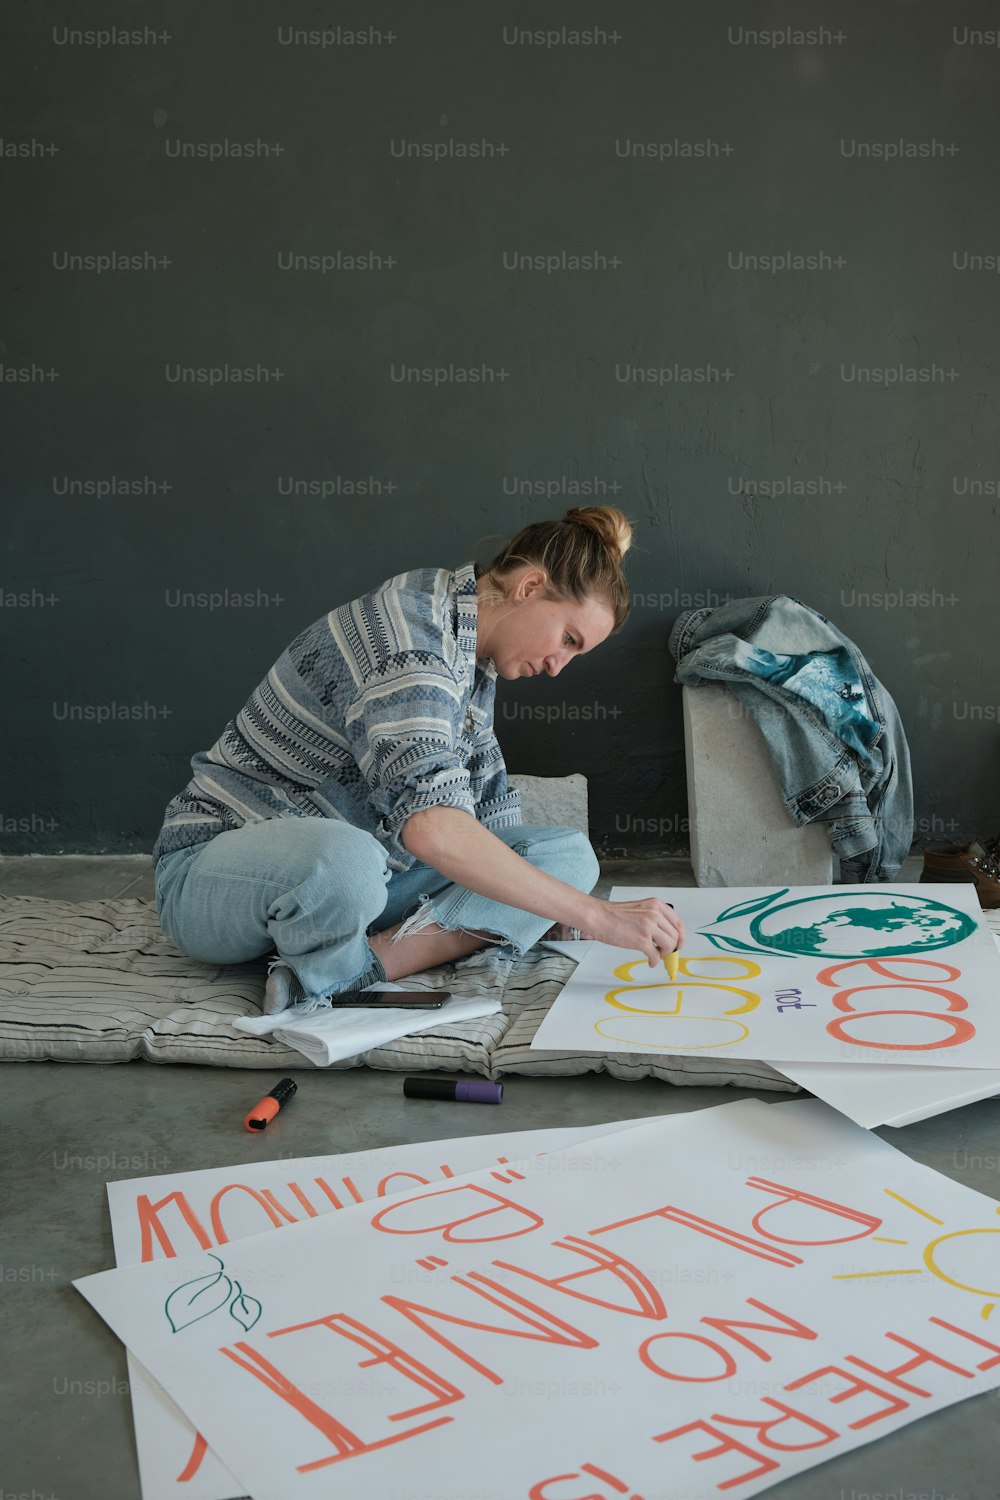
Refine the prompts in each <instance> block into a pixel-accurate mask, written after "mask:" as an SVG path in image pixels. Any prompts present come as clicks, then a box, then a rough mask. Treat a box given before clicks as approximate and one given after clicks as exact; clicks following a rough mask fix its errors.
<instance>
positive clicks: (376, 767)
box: [152, 563, 522, 870]
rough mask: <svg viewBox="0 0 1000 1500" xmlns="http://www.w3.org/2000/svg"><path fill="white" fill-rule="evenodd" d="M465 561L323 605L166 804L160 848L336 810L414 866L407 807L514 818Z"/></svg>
mask: <svg viewBox="0 0 1000 1500" xmlns="http://www.w3.org/2000/svg"><path fill="white" fill-rule="evenodd" d="M478 607H479V598H478V594H477V592H476V576H475V569H474V566H473V564H472V563H465V564H463V565H462V566H461V567H459V568H456V569H455V570H454V571H450V570H449V569H447V568H417V569H413V570H411V571H410V572H407V573H400V574H397V576H396V577H394V578H390V579H388V580H387V581H386V582H385V583H382V584H380V585H379V587H378V588H375V589H373V590H372V591H371V592H370V593H368V594H362V595H361V597H360V598H358V599H354V600H352V601H351V603H349V604H344V605H341V606H340V607H339V608H338V609H334V610H331V611H330V613H329V614H327V615H323V616H322V617H321V618H320V619H319V620H316V621H315V622H314V623H313V624H312V625H310V626H308V627H307V629H305V630H303V631H302V633H301V634H300V635H298V636H296V638H295V640H294V641H292V643H291V645H290V646H287V647H286V648H285V650H284V651H283V652H282V654H281V655H280V656H279V658H278V660H277V661H276V662H275V664H274V666H273V667H272V668H271V670H270V671H269V672H268V674H267V676H266V677H265V678H264V679H263V681H262V682H261V683H260V684H259V685H258V686H257V687H256V688H255V689H254V691H253V693H251V695H250V697H249V699H248V700H247V702H246V704H245V705H244V706H243V708H242V709H241V710H240V712H239V713H238V714H237V716H236V718H235V719H231V720H230V721H229V723H228V724H227V725H226V727H225V729H224V730H223V732H222V734H221V735H220V736H219V738H218V739H217V740H216V742H215V744H214V745H213V746H212V748H211V749H210V750H203V751H199V752H198V753H197V754H196V755H194V756H192V758H191V769H192V772H193V775H192V777H191V780H190V781H189V782H188V784H187V786H186V787H185V788H184V790H183V791H182V792H179V793H178V795H177V796H176V797H174V798H173V800H172V801H171V802H169V803H168V805H167V808H166V811H165V813H164V821H163V827H162V828H161V830H160V833H159V836H158V837H157V840H156V843H155V844H154V846H153V853H152V858H153V863H154V865H155V863H156V861H157V860H158V859H159V858H160V856H161V855H163V854H169V853H171V852H172V851H173V850H175V849H183V848H186V847H187V846H188V845H191V844H199V843H202V842H204V841H206V840H208V839H212V838H214V837H215V836H216V834H218V833H224V832H226V831H228V830H229V829H233V828H240V827H242V826H243V825H244V824H245V823H252V822H256V821H258V820H260V819H263V818H283V817H298V818H342V819H344V820H345V821H346V822H348V823H352V824H353V825H354V826H355V827H356V828H364V829H367V831H368V832H369V833H371V834H373V835H374V837H375V838H377V839H378V840H379V842H380V843H381V844H382V845H383V846H384V847H385V849H386V851H387V855H388V866H389V869H390V870H406V869H409V868H410V866H411V865H412V864H414V863H415V860H414V856H413V855H412V854H409V853H408V852H407V850H406V849H405V848H404V846H403V845H402V844H401V843H400V839H399V834H400V830H401V828H402V827H403V824H404V823H405V822H406V820H407V818H408V817H410V815H411V814H412V813H415V812H418V811H420V809H422V808H427V807H459V808H462V809H464V810H465V811H466V812H468V813H471V814H472V816H473V817H475V818H476V820H477V821H478V822H479V823H482V824H483V825H484V826H485V827H487V828H501V827H508V826H512V825H515V824H518V823H520V822H521V821H522V819H521V799H520V795H519V793H518V792H517V791H516V789H515V788H514V787H512V786H510V784H509V782H508V780H507V770H506V767H505V765H504V761H503V755H502V754H501V751H500V746H499V745H498V743H497V739H496V735H495V733H494V731H493V705H494V700H495V697H496V668H495V667H494V665H493V663H492V662H491V661H486V662H485V663H484V664H483V665H480V664H479V663H477V661H476V619H477V615H478Z"/></svg>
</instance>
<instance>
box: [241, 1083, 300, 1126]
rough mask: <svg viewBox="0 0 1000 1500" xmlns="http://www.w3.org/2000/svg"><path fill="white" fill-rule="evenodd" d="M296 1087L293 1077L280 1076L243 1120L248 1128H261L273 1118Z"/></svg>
mask: <svg viewBox="0 0 1000 1500" xmlns="http://www.w3.org/2000/svg"><path fill="white" fill-rule="evenodd" d="M297 1088H298V1084H297V1083H296V1082H295V1079H294V1078H282V1079H280V1080H279V1082H278V1083H276V1084H275V1085H274V1088H273V1089H272V1090H271V1092H270V1093H269V1094H265V1095H264V1097H263V1099H262V1100H261V1101H260V1103H259V1104H255V1105H254V1107H253V1109H252V1110H251V1111H250V1113H249V1114H248V1115H247V1117H246V1119H245V1120H244V1121H243V1123H244V1125H245V1126H246V1128H247V1129H248V1130H263V1129H264V1127H265V1126H266V1125H267V1123H268V1121H269V1120H273V1119H274V1117H275V1115H276V1114H277V1113H278V1110H279V1109H280V1108H281V1106H282V1105H283V1104H284V1103H285V1101H286V1100H288V1099H290V1098H291V1097H292V1095H293V1094H294V1093H295V1090H296V1089H297Z"/></svg>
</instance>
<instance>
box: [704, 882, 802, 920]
mask: <svg viewBox="0 0 1000 1500" xmlns="http://www.w3.org/2000/svg"><path fill="white" fill-rule="evenodd" d="M788 890H789V888H788V886H785V888H784V890H780V891H777V890H775V891H768V892H767V894H766V895H764V896H754V897H752V899H751V900H749V901H744V902H742V904H737V905H736V906H728V907H727V908H726V910H725V911H720V912H719V915H718V916H717V917H716V919H715V923H718V922H725V921H728V920H729V918H730V917H746V916H749V915H750V913H751V912H752V911H763V909H764V907H765V906H770V905H771V903H772V902H773V901H779V900H780V899H781V897H782V896H787V895H788ZM715 923H713V924H712V925H713V926H714V925H715Z"/></svg>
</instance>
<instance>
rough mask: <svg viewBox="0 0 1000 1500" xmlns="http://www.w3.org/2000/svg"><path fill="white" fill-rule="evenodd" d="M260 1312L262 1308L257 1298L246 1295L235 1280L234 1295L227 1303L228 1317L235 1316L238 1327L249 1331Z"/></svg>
mask: <svg viewBox="0 0 1000 1500" xmlns="http://www.w3.org/2000/svg"><path fill="white" fill-rule="evenodd" d="M262 1312H263V1308H262V1307H261V1305H260V1303H259V1302H258V1301H257V1298H256V1297H248V1296H247V1294H246V1293H245V1292H244V1290H243V1288H242V1287H241V1286H240V1284H239V1282H237V1283H236V1296H235V1297H234V1298H233V1300H232V1302H230V1304H229V1315H230V1317H233V1318H235V1319H236V1321H237V1323H239V1325H240V1327H241V1328H243V1329H245V1331H246V1332H247V1333H249V1332H250V1329H251V1328H252V1327H253V1325H254V1324H255V1323H256V1321H257V1319H258V1318H259V1317H260V1315H261V1313H262Z"/></svg>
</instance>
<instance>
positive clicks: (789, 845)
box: [681, 683, 834, 886]
mask: <svg viewBox="0 0 1000 1500" xmlns="http://www.w3.org/2000/svg"><path fill="white" fill-rule="evenodd" d="M681 696H682V699H683V711H684V753H685V756H686V759H687V790H688V819H689V823H690V828H691V864H692V866H693V867H694V878H695V882H696V884H698V885H700V886H712V885H764V886H769V885H831V884H832V883H833V879H834V855H833V850H832V849H831V848H830V840H829V838H828V837H827V834H826V830H825V828H824V826H823V824H821V823H807V824H805V825H804V826H803V827H801V828H799V827H798V826H797V825H796V824H795V822H794V821H793V819H792V816H791V813H790V812H789V811H788V809H787V808H786V806H785V803H784V799H783V798H782V795H781V787H780V785H779V782H778V778H777V775H776V774H775V770H774V767H773V765H772V764H771V757H770V754H769V752H768V748H767V743H766V741H765V739H764V736H763V734H762V733H761V731H760V729H759V727H758V726H757V724H756V723H755V721H754V720H753V719H752V718H751V717H750V715H749V714H747V713H746V712H745V711H744V709H743V706H742V704H741V703H740V701H739V699H738V698H736V697H735V696H734V695H733V694H732V693H730V692H729V690H728V689H727V688H725V687H724V686H722V684H720V683H705V684H703V685H701V686H699V687H684V688H682V689H681ZM781 711H782V710H781V709H780V708H779V707H778V706H777V705H776V706H775V712H778V713H780V712H781Z"/></svg>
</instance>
